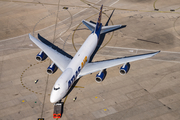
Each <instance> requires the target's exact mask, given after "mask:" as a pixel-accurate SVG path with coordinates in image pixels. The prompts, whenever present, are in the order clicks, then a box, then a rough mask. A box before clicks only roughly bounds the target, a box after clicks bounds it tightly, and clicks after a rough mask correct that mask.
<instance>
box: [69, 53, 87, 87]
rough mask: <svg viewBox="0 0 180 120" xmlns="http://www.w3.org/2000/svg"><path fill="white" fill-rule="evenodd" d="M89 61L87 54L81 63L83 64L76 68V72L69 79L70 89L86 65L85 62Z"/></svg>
mask: <svg viewBox="0 0 180 120" xmlns="http://www.w3.org/2000/svg"><path fill="white" fill-rule="evenodd" d="M86 62H87V56H86V57H85V58H84V60H83V62H82V63H81V66H79V67H78V69H77V70H76V72H75V74H74V75H73V76H72V78H71V79H70V80H69V81H68V89H69V88H70V87H71V85H72V83H73V82H74V80H75V79H76V78H77V76H78V75H79V73H80V71H81V69H82V68H83V67H84V64H85V63H86Z"/></svg>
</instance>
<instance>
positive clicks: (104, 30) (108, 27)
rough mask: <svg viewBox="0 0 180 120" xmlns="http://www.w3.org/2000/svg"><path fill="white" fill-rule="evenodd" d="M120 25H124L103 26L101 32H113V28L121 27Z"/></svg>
mask: <svg viewBox="0 0 180 120" xmlns="http://www.w3.org/2000/svg"><path fill="white" fill-rule="evenodd" d="M120 27H122V25H112V26H103V27H102V28H101V34H103V33H107V32H111V31H113V30H116V29H119V28H120Z"/></svg>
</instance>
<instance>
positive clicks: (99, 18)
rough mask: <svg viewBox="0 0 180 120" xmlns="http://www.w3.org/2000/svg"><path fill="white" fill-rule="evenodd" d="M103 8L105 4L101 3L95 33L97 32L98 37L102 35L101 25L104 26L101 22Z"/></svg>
mask: <svg viewBox="0 0 180 120" xmlns="http://www.w3.org/2000/svg"><path fill="white" fill-rule="evenodd" d="M102 9H103V5H101V8H100V12H99V17H98V21H97V23H96V28H95V33H96V34H97V36H98V37H99V35H100V32H101V27H102V23H101V16H102Z"/></svg>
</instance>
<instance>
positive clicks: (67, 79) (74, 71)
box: [29, 5, 160, 103]
mask: <svg viewBox="0 0 180 120" xmlns="http://www.w3.org/2000/svg"><path fill="white" fill-rule="evenodd" d="M102 8H103V5H102V6H101V8H100V13H99V18H98V21H97V23H96V24H93V23H91V22H88V21H85V20H83V21H82V22H83V23H84V24H85V25H86V26H87V27H88V28H89V29H90V30H91V31H92V33H91V34H90V35H89V37H88V38H87V39H86V41H85V42H84V43H83V45H82V46H81V48H80V49H79V50H78V52H77V53H76V54H75V56H74V57H73V58H69V57H67V56H65V55H63V54H61V53H60V52H58V51H57V50H55V49H53V48H52V47H51V46H48V45H46V44H44V43H43V42H41V41H39V40H38V39H36V38H34V37H33V36H31V35H30V34H29V38H30V39H31V41H33V42H34V43H35V44H36V45H37V46H38V47H39V48H40V49H41V50H42V51H41V52H40V53H38V54H37V56H36V60H38V61H43V60H44V59H45V57H46V56H48V57H49V58H50V59H51V60H52V61H53V63H52V64H51V65H50V66H49V67H48V69H47V72H48V73H49V74H53V73H54V72H55V69H56V66H57V67H58V68H59V69H60V70H61V71H62V72H63V73H62V74H61V75H60V77H59V78H58V79H57V81H56V82H55V84H54V86H53V88H52V92H51V96H50V102H51V103H56V102H58V101H60V100H61V99H62V98H64V97H65V95H66V94H67V93H68V91H69V89H70V88H71V86H72V85H73V83H74V82H75V81H76V80H77V79H78V78H80V77H82V76H84V75H87V74H91V73H93V72H97V71H100V72H99V73H98V74H97V75H96V82H98V83H99V82H102V81H103V80H104V77H105V73H104V70H105V69H107V68H110V67H113V66H117V65H120V64H123V66H122V67H121V68H120V73H121V74H126V73H127V72H128V70H129V68H130V67H129V62H132V61H136V60H141V59H145V58H149V57H152V56H154V55H156V54H157V53H159V52H160V51H158V52H154V53H148V54H141V55H134V56H129V57H123V58H117V59H113V60H104V61H98V62H91V61H90V57H91V55H92V54H93V52H94V50H95V49H96V47H97V44H98V42H99V37H100V34H103V33H107V32H108V31H112V30H115V29H117V28H120V27H121V25H113V26H102V23H101V16H102Z"/></svg>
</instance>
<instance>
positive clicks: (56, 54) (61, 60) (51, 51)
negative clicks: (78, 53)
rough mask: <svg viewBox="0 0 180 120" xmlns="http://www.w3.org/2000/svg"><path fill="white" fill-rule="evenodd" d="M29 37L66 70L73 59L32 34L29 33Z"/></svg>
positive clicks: (60, 67) (61, 68)
mask: <svg viewBox="0 0 180 120" xmlns="http://www.w3.org/2000/svg"><path fill="white" fill-rule="evenodd" d="M29 38H30V40H31V41H32V42H34V43H35V44H36V45H37V46H38V47H39V48H40V49H41V50H42V51H44V52H45V53H46V55H47V56H48V57H49V58H50V59H51V60H52V61H53V62H54V63H55V64H56V65H57V67H58V68H59V69H60V70H61V71H64V70H65V69H66V67H67V65H68V64H69V63H70V61H71V59H70V58H68V57H66V56H64V55H63V54H61V53H59V52H58V51H56V50H54V49H53V48H51V47H49V46H47V45H46V44H44V43H43V42H41V41H39V40H37V39H36V38H34V37H33V36H32V35H31V34H29Z"/></svg>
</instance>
